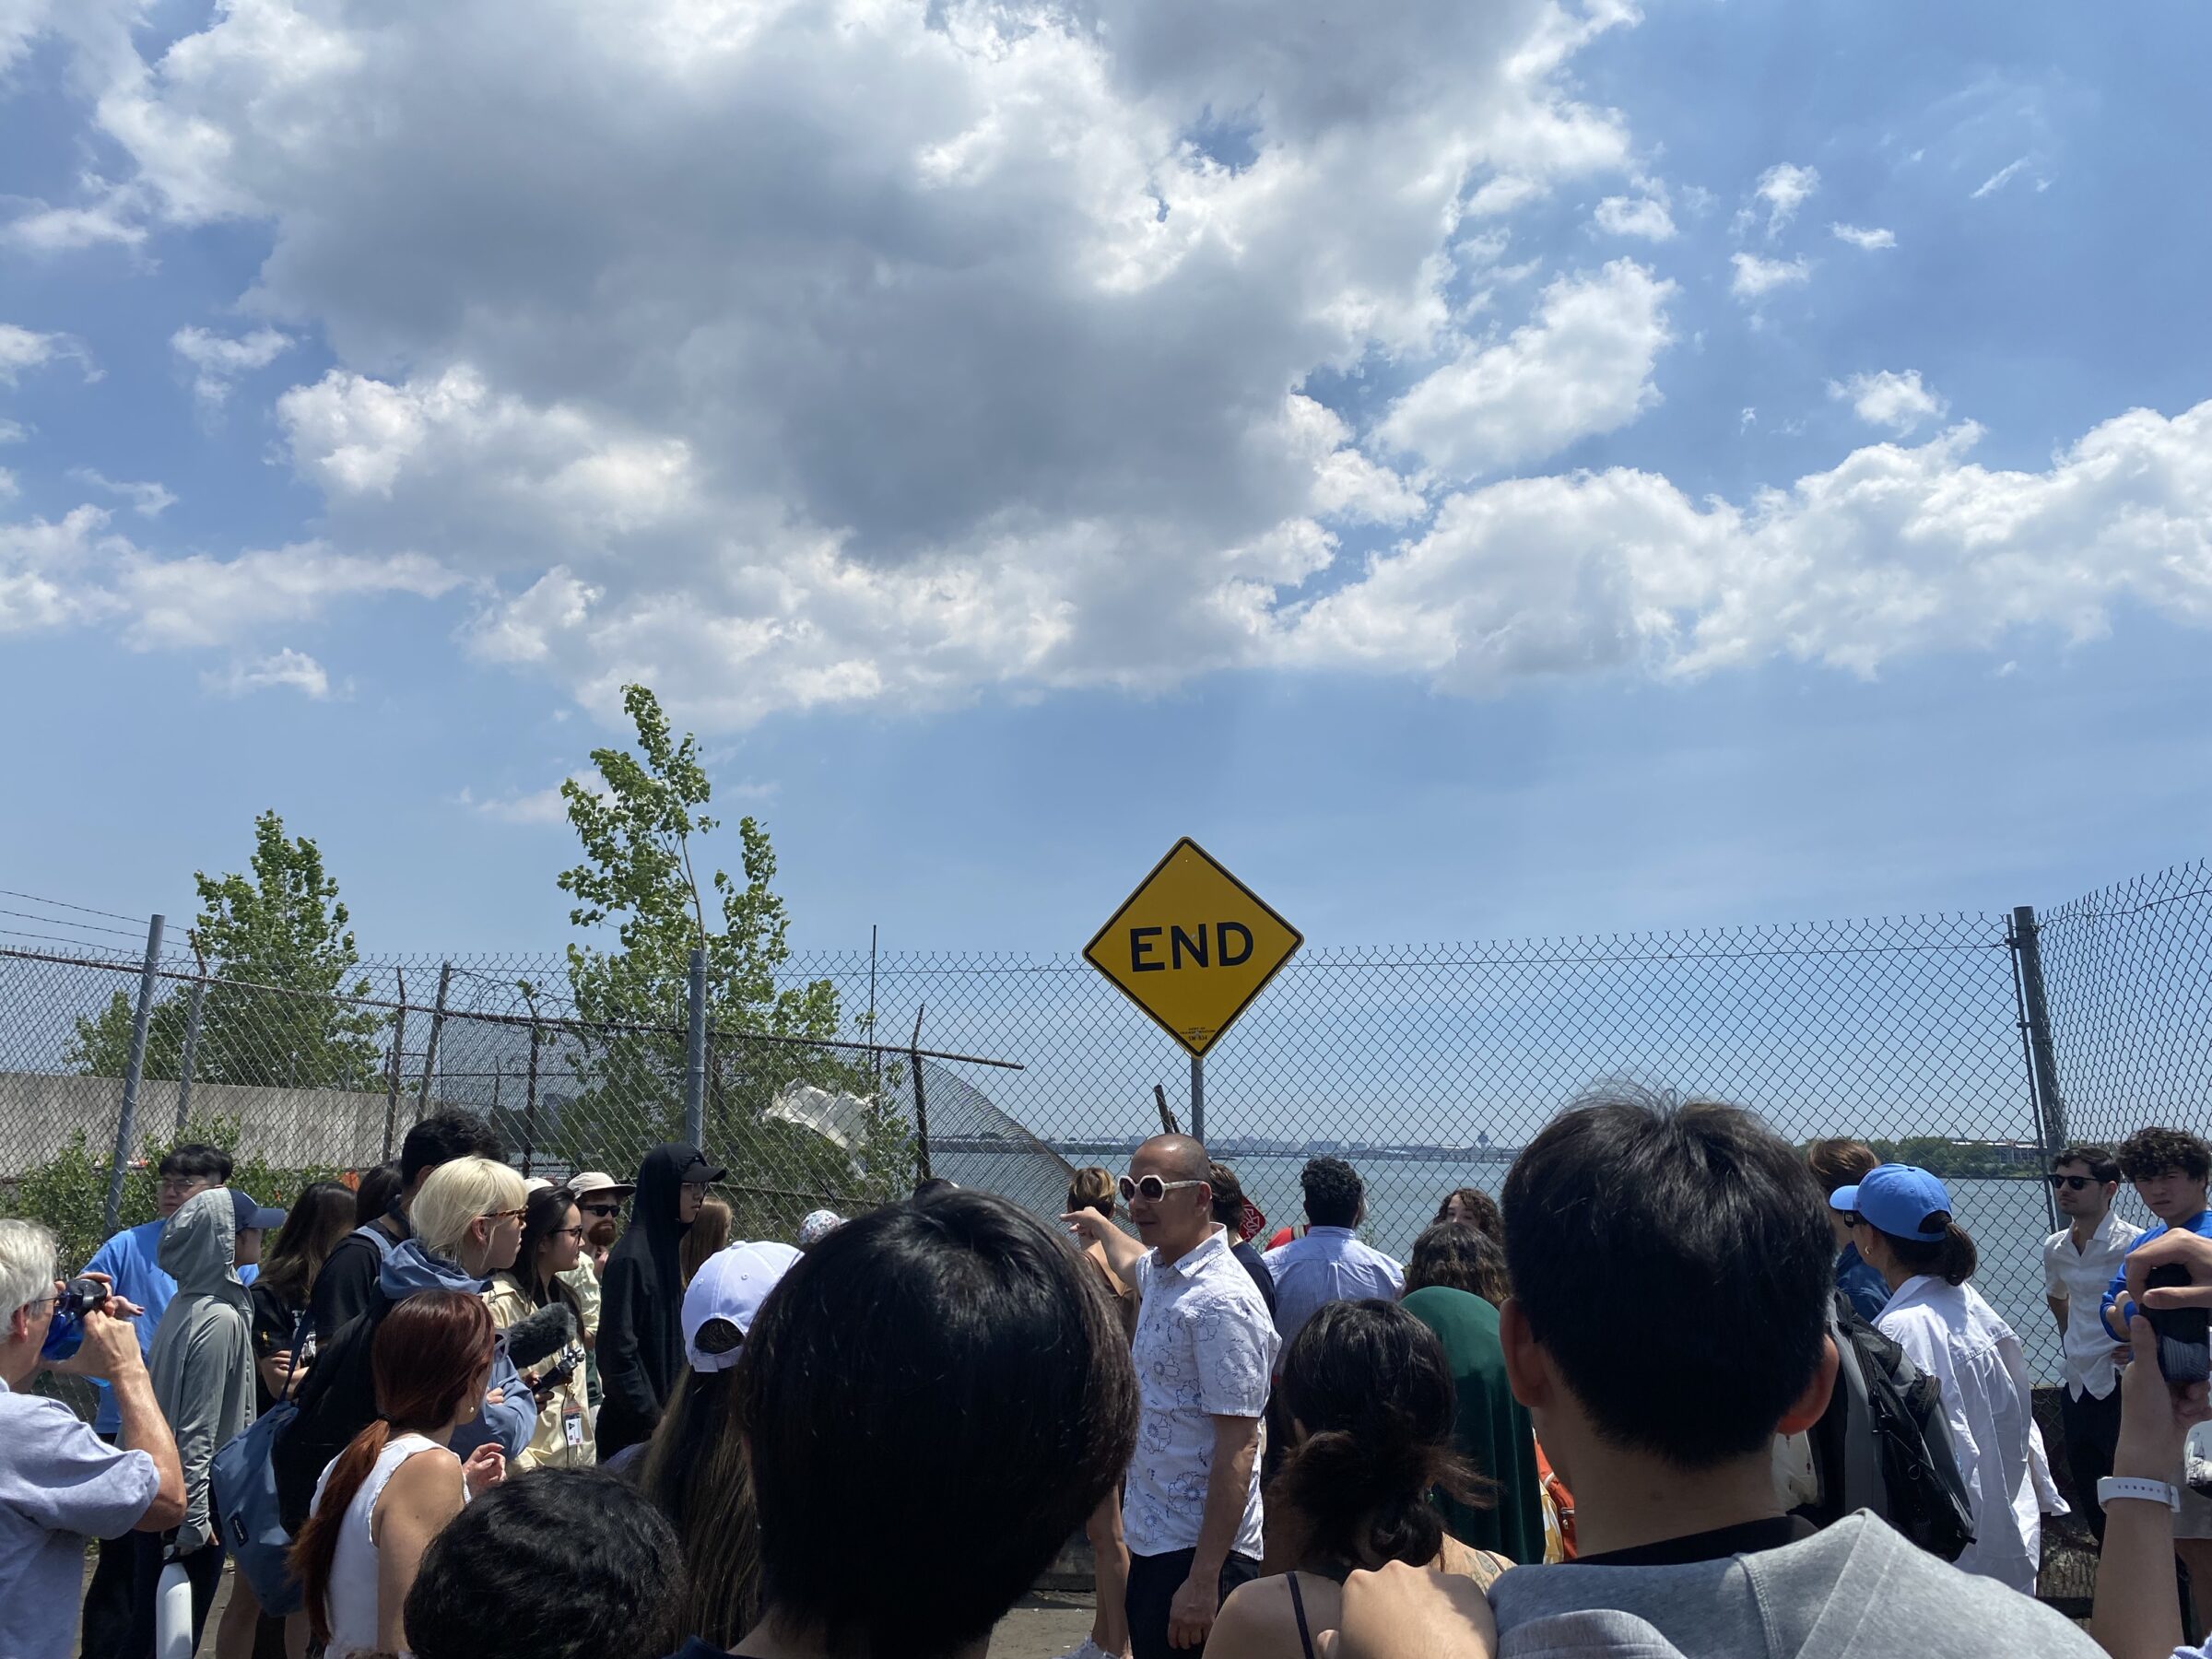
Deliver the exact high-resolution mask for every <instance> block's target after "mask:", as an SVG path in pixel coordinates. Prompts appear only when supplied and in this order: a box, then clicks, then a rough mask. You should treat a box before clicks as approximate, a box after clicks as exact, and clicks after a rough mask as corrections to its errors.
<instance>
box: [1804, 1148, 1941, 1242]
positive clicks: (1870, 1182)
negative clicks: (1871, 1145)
mask: <svg viewBox="0 0 2212 1659" xmlns="http://www.w3.org/2000/svg"><path fill="white" fill-rule="evenodd" d="M1828 1207H1829V1208H1830V1209H1836V1210H1856V1211H1857V1212H1858V1213H1859V1214H1860V1215H1861V1216H1863V1217H1865V1218H1866V1220H1867V1221H1868V1222H1869V1223H1870V1224H1872V1225H1873V1226H1875V1227H1877V1228H1879V1229H1881V1230H1882V1231H1884V1232H1886V1233H1888V1235H1889V1236H1890V1237H1891V1238H1893V1239H1911V1240H1912V1241H1915V1242H1916V1243H1921V1244H1933V1243H1935V1241H1936V1240H1938V1239H1940V1238H1942V1237H1943V1231H1944V1227H1945V1225H1947V1223H1948V1221H1949V1219H1950V1214H1951V1195H1950V1194H1948V1193H1947V1192H1945V1191H1944V1190H1943V1182H1940V1181H1938V1180H1936V1179H1935V1176H1933V1175H1931V1174H1929V1173H1928V1172H1927V1171H1925V1170H1924V1169H1922V1168H1920V1167H1919V1166H1918V1165H1917V1164H1884V1165H1882V1166H1881V1168H1879V1169H1877V1170H1875V1171H1871V1172H1870V1173H1869V1174H1868V1175H1867V1177H1866V1179H1865V1180H1864V1181H1862V1182H1859V1184H1858V1185H1857V1186H1847V1187H1838V1188H1837V1189H1836V1190H1835V1192H1834V1193H1833V1194H1830V1197H1829V1200H1828ZM1938 1214H1940V1215H1942V1217H1943V1218H1944V1220H1943V1221H1942V1222H1938V1223H1937V1224H1936V1225H1935V1226H1934V1227H1932V1228H1931V1227H1930V1226H1929V1225H1928V1223H1929V1221H1930V1220H1931V1219H1933V1218H1935V1216H1936V1215H1938Z"/></svg>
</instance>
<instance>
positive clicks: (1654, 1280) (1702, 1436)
mask: <svg viewBox="0 0 2212 1659" xmlns="http://www.w3.org/2000/svg"><path fill="white" fill-rule="evenodd" d="M1504 1198H1505V1255H1506V1265H1507V1267H1508V1268H1509V1270H1510V1271H1511V1272H1512V1281H1513V1303H1514V1306H1515V1307H1517V1308H1519V1309H1520V1310H1521V1312H1522V1313H1523V1315H1524V1317H1525V1318H1526V1320H1527V1322H1528V1328H1529V1331H1530V1334H1531V1335H1534V1336H1535V1339H1536V1340H1537V1341H1538V1342H1539V1343H1541V1344H1543V1346H1544V1348H1545V1351H1546V1352H1547V1354H1548V1355H1549V1356H1550V1357H1551V1359H1552V1360H1553V1362H1554V1363H1555V1364H1556V1365H1557V1366H1558V1367H1559V1372H1560V1375H1561V1376H1562V1377H1563V1378H1564V1379H1565V1381H1566V1383H1567V1385H1568V1387H1569V1388H1570V1389H1571V1390H1572V1391H1573V1394H1574V1397H1575V1398H1576V1400H1577V1401H1579V1402H1580V1403H1581V1405H1582V1406H1583V1410H1584V1411H1586V1412H1587V1413H1588V1414H1589V1416H1590V1418H1591V1421H1592V1423H1593V1424H1594V1427H1595V1428H1596V1430H1597V1431H1598V1433H1599V1434H1600V1435H1602V1436H1604V1437H1605V1438H1606V1439H1607V1440H1609V1441H1614V1442H1616V1443H1618V1444H1619V1445H1623V1446H1628V1447H1633V1448H1635V1449H1637V1450H1639V1451H1643V1452H1648V1453H1653V1454H1655V1455H1657V1456H1659V1457H1662V1458H1664V1459H1665V1460H1666V1461H1668V1462H1670V1463H1672V1464H1675V1465H1677V1466H1679V1467H1682V1468H1688V1469H1696V1468H1707V1467H1711V1466H1712V1465H1715V1464H1719V1463H1724V1462H1726V1461H1727V1460H1729V1459H1732V1458H1736V1457H1743V1456H1747V1455H1749V1454H1750V1453H1754V1452H1758V1451H1760V1450H1761V1449H1763V1448H1764V1447H1766V1446H1767V1445H1768V1443H1769V1442H1770V1441H1772V1439H1773V1438H1774V1426H1775V1425H1776V1424H1777V1423H1779V1422H1780V1421H1781V1420H1782V1418H1783V1415H1784V1414H1785V1413H1787V1412H1788V1410H1789V1409H1790V1407H1791V1406H1792V1405H1794V1403H1795V1402H1796V1401H1797V1399H1798V1398H1799V1396H1801V1395H1802V1394H1804V1393H1805V1391H1806V1386H1807V1385H1808V1384H1809V1383H1811V1382H1812V1381H1813V1378H1814V1376H1815V1375H1816V1374H1817V1373H1818V1370H1819V1367H1820V1359H1821V1354H1822V1351H1823V1349H1822V1344H1823V1341H1824V1338H1825V1334H1826V1328H1827V1316H1828V1307H1829V1296H1830V1290H1831V1289H1832V1288H1833V1277H1832V1276H1833V1273H1834V1268H1835V1241H1834V1239H1833V1238H1832V1236H1831V1235H1830V1231H1829V1227H1828V1222H1827V1220H1826V1218H1824V1216H1823V1214H1822V1211H1823V1209H1824V1201H1823V1199H1822V1197H1821V1194H1820V1189H1819V1186H1818V1183H1817V1182H1815V1181H1814V1180H1813V1178H1812V1175H1811V1174H1810V1172H1808V1171H1806V1167H1805V1165H1804V1164H1802V1163H1801V1162H1799V1161H1798V1159H1797V1155H1796V1153H1794V1151H1792V1150H1791V1148H1790V1147H1789V1146H1788V1145H1787V1143H1785V1142H1783V1140H1782V1139H1781V1138H1780V1137H1779V1136H1777V1135H1775V1134H1774V1133H1773V1132H1772V1131H1771V1130H1770V1129H1768V1128H1767V1126H1766V1125H1765V1124H1762V1123H1760V1122H1759V1120H1758V1119H1757V1118H1755V1117H1753V1116H1752V1115H1751V1114H1750V1113H1749V1112H1743V1111H1740V1110H1738V1109H1737V1108H1735V1107H1734V1106H1722V1105H1715V1104H1711V1103H1706V1102H1695V1103H1692V1104H1689V1105H1677V1104H1676V1103H1675V1102H1674V1101H1673V1100H1672V1099H1671V1098H1669V1097H1665V1096H1660V1095H1654V1094H1652V1093H1650V1092H1648V1091H1646V1090H1643V1089H1639V1088H1625V1087H1624V1088H1618V1089H1609V1090H1607V1091H1606V1093H1604V1094H1602V1095H1598V1096H1595V1097H1593V1098H1591V1099H1590V1100H1587V1101H1584V1102H1582V1103H1578V1104H1576V1105H1574V1106H1571V1107H1570V1108H1569V1109H1568V1110H1567V1111H1565V1112H1561V1113H1560V1114H1559V1116H1558V1117H1555V1118H1554V1119H1552V1121H1551V1122H1550V1123H1549V1124H1547V1125H1546V1126H1545V1127H1544V1130H1543V1132H1542V1133H1541V1134H1539V1135H1537V1136H1536V1138H1535V1140H1534V1141H1532V1142H1531V1143H1530V1144H1529V1146H1528V1148H1527V1150H1525V1151H1524V1152H1523V1153H1522V1154H1521V1156H1520V1158H1519V1159H1518V1160H1517V1161H1516V1162H1515V1163H1514V1165H1513V1168H1512V1173H1511V1174H1510V1175H1509V1176H1507V1178H1506V1182H1505V1194H1504ZM1625 1264H1633V1268H1634V1270H1633V1271H1628V1270H1627V1269H1626V1268H1625V1266H1624V1265H1625ZM1715 1332H1735V1333H1743V1332H1756V1333H1757V1334H1758V1336H1759V1340H1757V1341H1742V1342H1738V1341H1718V1340H1715V1338H1714V1333H1715ZM1627 1356H1633V1357H1634V1358H1633V1359H1628V1358H1625V1357H1627Z"/></svg>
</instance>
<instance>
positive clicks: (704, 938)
mask: <svg viewBox="0 0 2212 1659" xmlns="http://www.w3.org/2000/svg"><path fill="white" fill-rule="evenodd" d="M622 700H623V707H624V708H625V709H626V710H627V711H628V712H629V717H630V720H631V721H632V723H633V724H635V726H636V728H637V743H636V748H635V751H634V752H633V751H632V750H630V749H627V748H601V749H594V750H593V751H592V763H593V765H594V766H595V767H596V768H597V769H598V772H599V776H600V778H601V779H602V780H604V788H603V789H601V790H595V789H592V788H588V787H586V786H585V785H584V784H582V783H581V782H577V781H576V780H574V779H571V780H570V781H569V782H566V783H564V784H562V785H561V795H562V798H563V799H564V800H565V801H566V802H567V805H568V815H569V822H570V824H571V827H573V828H574V830H575V831H576V835H577V839H578V840H579V841H580V842H581V843H582V853H583V858H582V863H580V864H578V865H576V866H575V867H574V868H572V869H570V870H568V871H566V872H564V873H563V874H562V875H561V877H560V878H559V885H560V888H561V890H562V891H563V892H566V893H567V894H569V895H570V896H571V898H572V899H573V900H575V905H574V908H573V909H571V911H570V912H569V920H570V922H571V924H572V925H574V926H577V927H580V928H611V929H612V930H613V931H614V934H615V939H616V945H617V947H616V948H614V949H612V950H606V949H600V948H597V947H594V946H591V945H587V944H571V946H570V947H569V949H568V967H569V990H570V994H571V998H572V999H573V1001H574V1004H575V1008H576V1013H577V1016H578V1018H580V1019H582V1020H584V1021H586V1022H590V1024H591V1025H594V1026H597V1027H600V1028H606V1027H608V1026H615V1027H622V1026H629V1027H641V1028H647V1029H644V1030H605V1029H600V1030H587V1033H586V1035H585V1037H584V1040H583V1043H582V1051H581V1052H580V1053H575V1054H573V1055H572V1056H571V1067H572V1069H573V1070H574V1072H575V1075H576V1081H577V1083H578V1085H579V1092H578V1095H577V1097H576V1098H575V1099H574V1100H571V1102H570V1103H569V1104H568V1105H567V1106H566V1107H565V1108H564V1109H563V1112H562V1113H561V1131H560V1138H561V1140H562V1141H563V1142H564V1143H565V1144H566V1147H567V1148H568V1149H569V1150H570V1151H571V1155H577V1154H582V1153H585V1152H587V1151H588V1152H598V1151H602V1150H604V1151H605V1152H606V1155H607V1156H608V1157H609V1158H610V1159H618V1161H619V1160H620V1159H632V1158H634V1157H635V1155H636V1151H637V1149H638V1148H640V1147H643V1146H645V1145H648V1144H650V1143H651V1142H653V1141H654V1140H658V1139H662V1138H667V1137H673V1136H675V1135H677V1133H678V1132H679V1131H680V1129H681V1126H682V1124H683V1100H684V1076H685V1042H684V1036H683V1030H684V1025H685V1018H686V998H687V985H688V976H689V970H690V954H691V951H692V948H693V947H703V948H704V950H705V952H706V967H707V996H706V1007H707V1024H708V1030H709V1032H710V1040H709V1044H708V1071H707V1090H706V1103H705V1127H706V1135H707V1141H708V1147H709V1150H710V1153H711V1155H712V1157H714V1158H715V1159H720V1160H724V1161H726V1162H728V1163H729V1164H730V1166H731V1184H732V1186H733V1188H735V1189H736V1191H735V1197H736V1199H737V1201H738V1203H739V1205H740V1207H741V1208H743V1209H746V1210H747V1211H748V1212H757V1213H759V1214H760V1215H761V1216H762V1217H763V1218H774V1219H778V1220H781V1219H782V1218H783V1214H782V1212H784V1211H785V1210H788V1209H791V1208H792V1207H793V1206H794V1205H795V1206H797V1207H798V1208H801V1209H803V1208H805V1207H807V1206H808V1204H809V1203H811V1201H813V1200H815V1199H822V1200H833V1199H841V1198H843V1199H850V1198H853V1197H856V1196H858V1197H865V1198H883V1197H889V1196H893V1195H895V1194H898V1193H900V1192H902V1191H903V1189H904V1187H905V1185H906V1183H907V1182H909V1181H910V1180H911V1178H912V1166H913V1151H912V1142H911V1140H910V1138H909V1137H908V1135H906V1133H905V1130H904V1127H903V1125H902V1124H901V1122H900V1119H899V1118H898V1117H897V1115H896V1114H895V1113H894V1112H890V1111H888V1109H881V1108H879V1109H877V1110H875V1111H873V1112H871V1113H870V1122H869V1124H868V1126H867V1133H866V1135H865V1139H864V1142H863V1144H862V1145H861V1146H859V1147H855V1148H853V1152H852V1153H851V1154H850V1155H848V1154H847V1153H845V1152H843V1151H841V1150H840V1149H839V1148H838V1147H836V1146H835V1145H834V1144H833V1143H831V1142H830V1141H828V1140H826V1139H824V1138H822V1137H821V1136H818V1135H814V1134H813V1133H811V1132H810V1131H808V1130H806V1129H803V1128H800V1127H797V1126H795V1125H793V1124H784V1123H781V1122H778V1121H775V1120H771V1119H769V1118H767V1117H765V1116H764V1115H763V1113H764V1112H765V1111H766V1109H767V1108H768V1106H769V1105H770V1104H771V1101H772V1100H773V1099H774V1097H775V1095H776V1093H777V1091H778V1090H779V1089H780V1088H782V1087H783V1086H784V1085H786V1084H788V1083H791V1082H794V1081H796V1082H806V1083H811V1084H813V1085H815V1086H816V1087H818V1088H828V1089H831V1090H839V1089H842V1090H846V1091H848V1092H852V1093H854V1094H865V1092H866V1090H867V1088H868V1087H869V1085H870V1082H871V1077H870V1074H869V1071H868V1069H867V1068H866V1067H865V1066H862V1065H853V1064H852V1063H851V1061H850V1060H849V1059H846V1058H844V1057H841V1055H840V1054H839V1053H838V1051H835V1050H828V1049H818V1048H812V1047H808V1046H806V1045H805V1044H804V1043H798V1044H792V1043H777V1042H760V1041H747V1035H748V1034H766V1035H772V1036H777V1037H795V1038H811V1039H815V1040H822V1039H830V1038H835V1037H838V1036H839V1035H840V1034H841V1028H842V1025H843V1019H842V1012H841V1008H840V1006H839V999H838V994H837V988H836V986H835V985H833V984H832V983H831V982H829V981H828V980H816V981H813V982H809V983H806V984H803V985H779V983H778V982H777V976H778V971H779V970H780V969H782V966H783V964H784V962H785V961H786V960H788V959H789V957H790V954H791V951H790V947H789V946H788V944H787V943H786V941H785V935H786V934H787V932H788V930H789V926H790V919H789V917H788V915H787V914H786V912H785V911H784V908H783V900H782V899H781V898H780V897H778V896H777V894H776V892H775V891H774V888H772V886H771V882H772V881H773V878H774V877H775V873H776V859H775V853H774V851H773V850H772V849H771V846H770V844H769V837H768V831H767V830H765V829H764V828H762V827H761V825H760V823H759V821H758V820H757V819H755V818H749V817H748V818H741V819H740V820H739V821H738V823H737V825H736V830H737V838H738V854H739V868H740V873H741V878H737V877H731V876H730V875H729V873H728V872H726V871H724V870H722V869H719V868H717V869H713V870H712V871H711V872H710V873H708V874H707V875H706V877H705V878H704V879H703V880H702V879H701V877H700V869H701V862H702V858H703V849H702V848H701V847H700V844H699V843H700V841H703V840H704V838H705V837H707V836H708V835H709V834H711V833H712V831H713V830H716V829H717V828H719V827H720V820H718V819H716V818H712V817H710V816H709V815H708V814H707V812H706V810H705V808H706V807H707V806H708V805H709V803H710V802H711V801H712V796H713V785H712V782H711V781H710V780H709V778H708V776H707V771H706V768H705V766H704V764H703V763H702V762H701V761H700V756H699V744H698V739H697V738H696V737H694V736H692V735H689V734H686V735H684V737H683V738H682V739H681V740H680V741H679V740H677V738H676V736H675V735H674V734H673V732H672V731H671V729H670V727H669V724H668V719H667V716H666V715H665V713H664V712H662V709H661V706H660V701H659V700H658V699H657V698H655V697H654V695H653V692H652V690H651V689H650V688H646V687H644V686H626V687H624V688H623V692H622ZM861 1023H862V1025H864V1026H865V1020H864V1021H862V1022H861Z"/></svg>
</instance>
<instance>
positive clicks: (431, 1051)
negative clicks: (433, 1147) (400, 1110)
mask: <svg viewBox="0 0 2212 1659" xmlns="http://www.w3.org/2000/svg"><path fill="white" fill-rule="evenodd" d="M452 983H453V963H451V962H441V963H439V964H438V1002H437V1005H436V1006H434V1007H433V1008H431V1010H430V1043H429V1047H428V1048H426V1049H424V1050H423V1051H422V1087H421V1088H419V1089H418V1090H416V1093H415V1121H416V1122H417V1123H418V1124H419V1123H421V1122H422V1120H423V1119H424V1118H426V1117H428V1116H429V1111H430V1072H431V1069H432V1068H433V1067H435V1066H436V1065H437V1064H438V1034H439V1033H440V1032H441V1031H442V1030H445V992H446V987H447V986H449V985H451V984H452Z"/></svg>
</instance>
